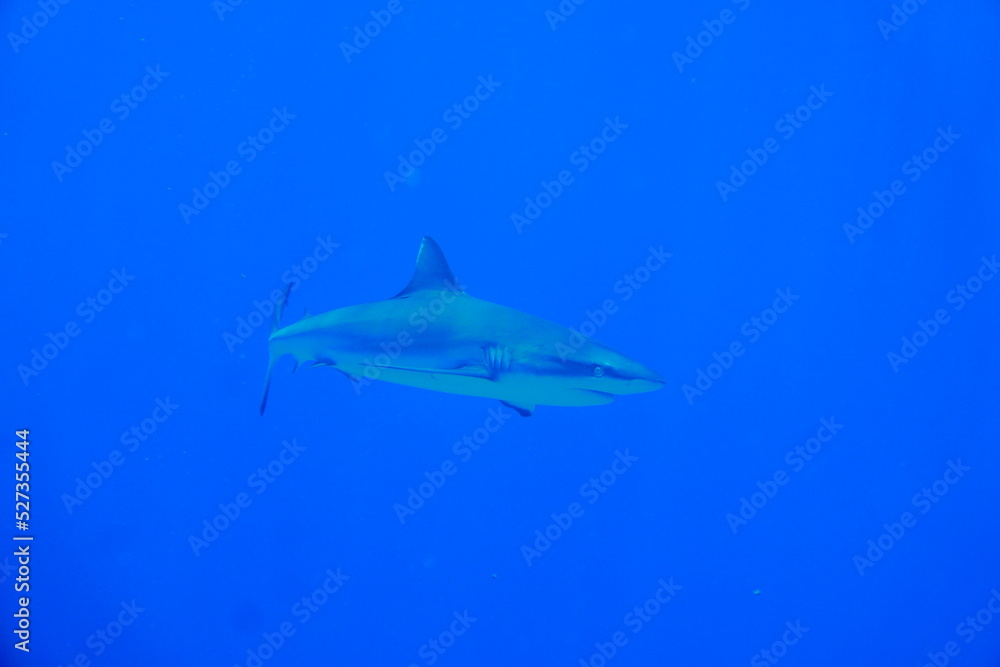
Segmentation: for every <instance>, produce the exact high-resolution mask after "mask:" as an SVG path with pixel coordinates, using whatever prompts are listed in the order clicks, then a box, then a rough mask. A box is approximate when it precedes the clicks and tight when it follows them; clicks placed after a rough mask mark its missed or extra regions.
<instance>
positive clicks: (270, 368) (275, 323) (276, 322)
mask: <svg viewBox="0 0 1000 667" xmlns="http://www.w3.org/2000/svg"><path fill="white" fill-rule="evenodd" d="M292 285H293V283H288V285H287V286H286V287H285V293H284V294H283V295H282V296H281V301H280V302H278V303H277V304H276V305H275V306H274V314H273V315H272V316H271V333H272V334H273V333H274V332H275V331H277V330H278V327H280V326H281V314H282V313H283V312H284V310H285V306H287V305H288V295H289V294H290V293H291V291H292ZM269 347H270V346H269ZM275 361H277V355H275V354H274V350H273V349H269V351H268V359H267V374H266V375H265V376H264V392H263V393H262V394H261V397H260V414H261V416H263V415H264V408H266V407H267V392H268V390H269V389H270V388H271V373H273V372H274V362H275ZM296 365H297V364H296Z"/></svg>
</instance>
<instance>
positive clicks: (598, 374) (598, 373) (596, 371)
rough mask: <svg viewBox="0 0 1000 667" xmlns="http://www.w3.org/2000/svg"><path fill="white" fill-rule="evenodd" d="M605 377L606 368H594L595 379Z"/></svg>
mask: <svg viewBox="0 0 1000 667" xmlns="http://www.w3.org/2000/svg"><path fill="white" fill-rule="evenodd" d="M602 375H604V368H602V367H601V366H594V377H601V376H602Z"/></svg>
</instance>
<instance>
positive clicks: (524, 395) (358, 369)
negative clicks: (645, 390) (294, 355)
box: [337, 364, 614, 407]
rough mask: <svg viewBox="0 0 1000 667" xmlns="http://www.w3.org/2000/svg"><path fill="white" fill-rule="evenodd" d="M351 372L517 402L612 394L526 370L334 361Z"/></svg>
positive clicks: (583, 401) (597, 399)
mask: <svg viewBox="0 0 1000 667" xmlns="http://www.w3.org/2000/svg"><path fill="white" fill-rule="evenodd" d="M337 366H338V368H340V370H343V371H345V372H347V373H349V374H351V375H355V376H357V377H359V378H365V379H368V380H381V381H383V382H392V383H393V384H401V385H406V386H408V387H417V388H419V389H429V390H431V391H440V392H444V393H448V394H461V395H463V396H478V397H480V398H493V399H497V400H500V401H506V402H508V403H513V404H516V405H555V406H566V407H572V406H577V407H581V406H587V405H603V404H605V403H610V402H611V401H613V400H614V396H613V395H611V394H606V393H603V392H598V391H588V390H585V389H569V388H566V387H565V386H559V383H557V382H553V381H551V380H548V379H546V378H540V377H538V376H537V375H532V374H526V373H501V374H498V376H497V377H496V378H495V379H491V378H487V377H478V376H475V375H467V374H461V373H456V372H434V371H424V370H410V369H402V368H393V367H386V366H374V365H365V364H347V365H341V364H338V365H337Z"/></svg>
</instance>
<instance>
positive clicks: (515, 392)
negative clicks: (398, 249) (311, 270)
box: [260, 236, 664, 416]
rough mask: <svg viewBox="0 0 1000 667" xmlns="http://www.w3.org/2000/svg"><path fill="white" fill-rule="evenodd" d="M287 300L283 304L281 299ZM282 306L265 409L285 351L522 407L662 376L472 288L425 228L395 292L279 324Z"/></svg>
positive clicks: (353, 374)
mask: <svg viewBox="0 0 1000 667" xmlns="http://www.w3.org/2000/svg"><path fill="white" fill-rule="evenodd" d="M283 305H284V304H283V303H282V306H283ZM281 310H282V308H281V307H278V308H276V309H275V321H274V327H275V328H274V329H273V330H272V332H271V338H270V340H269V342H268V347H269V356H270V359H269V363H268V367H267V377H266V379H265V381H264V393H263V396H262V397H261V402H260V413H261V414H262V415H263V414H264V407H265V405H266V404H267V393H268V386H269V385H270V382H271V372H272V370H273V369H274V364H275V362H276V361H277V360H278V359H280V358H281V357H283V356H285V355H291V356H293V357H294V358H295V362H296V366H295V367H296V368H298V367H299V365H301V364H304V363H307V362H308V363H311V364H312V365H313V366H331V367H333V368H335V369H337V370H339V371H341V372H342V373H344V374H345V375H347V376H348V377H350V378H351V379H352V380H353V381H355V382H360V383H363V384H367V383H368V381H369V380H374V379H378V380H384V381H386V382H395V383H396V384H403V385H407V386H410V387H419V388H421V389H431V390H434V391H441V392H447V393H451V394H464V395H466V396H479V397H482V398H494V399H498V400H500V401H502V402H503V403H504V404H505V405H507V406H509V407H511V408H514V409H515V410H517V412H518V413H519V414H521V415H522V416H528V415H531V414H532V413H533V412H534V410H535V406H536V405H557V406H585V405H601V404H604V403H610V402H611V401H612V400H614V397H615V395H624V394H636V393H641V392H647V391H654V390H656V389H659V388H660V387H662V386H663V384H664V380H663V378H662V377H660V375H658V374H657V373H655V372H653V371H651V370H650V369H648V368H646V367H645V366H643V365H642V364H640V363H639V362H637V361H633V360H632V359H629V358H628V357H626V356H625V355H623V354H621V353H619V352H616V351H614V350H612V349H611V348H609V347H607V346H606V345H602V344H601V343H598V342H597V341H595V340H592V339H589V338H584V337H582V336H580V335H579V334H577V333H574V332H572V331H570V330H569V329H568V328H566V327H563V326H560V325H558V324H555V323H553V322H549V321H548V320H544V319H542V318H540V317H535V316H534V315H528V314H527V313H522V312H520V311H518V310H515V309H513V308H508V307H506V306H501V305H498V304H495V303H490V302H489V301H483V300H482V299H477V298H475V297H472V296H469V295H468V294H466V293H465V290H464V288H463V287H462V286H461V285H460V284H459V283H458V281H457V280H455V276H454V275H452V272H451V269H450V268H449V267H448V262H447V260H445V257H444V254H443V253H442V252H441V248H439V247H438V244H437V243H436V242H435V241H434V240H433V239H432V238H430V237H429V236H425V237H424V239H423V242H422V243H421V244H420V251H419V252H418V253H417V266H416V269H415V270H414V273H413V278H412V279H411V280H410V282H409V284H408V285H407V286H406V287H405V288H404V289H403V291H402V292H400V293H399V294H397V295H396V296H394V297H393V298H391V299H386V300H384V301H376V302H374V303H366V304H361V305H357V306H347V307H346V308H338V309H336V310H331V311H329V312H326V313H323V314H322V315H315V316H313V317H305V318H303V319H301V320H299V321H298V322H295V323H294V324H291V325H289V326H287V327H284V328H277V325H278V320H279V319H280V317H281Z"/></svg>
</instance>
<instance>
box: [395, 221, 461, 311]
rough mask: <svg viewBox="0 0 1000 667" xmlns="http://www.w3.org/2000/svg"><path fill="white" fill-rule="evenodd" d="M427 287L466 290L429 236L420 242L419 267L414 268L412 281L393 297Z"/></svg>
mask: <svg viewBox="0 0 1000 667" xmlns="http://www.w3.org/2000/svg"><path fill="white" fill-rule="evenodd" d="M425 289H433V290H442V289H443V290H449V291H452V292H458V293H459V294H461V293H463V292H464V290H463V289H462V286H461V285H459V283H458V281H457V280H455V276H454V274H452V272H451V269H450V268H449V267H448V260H446V259H445V258H444V253H443V252H441V248H440V247H439V246H438V244H437V242H436V241H435V240H434V239H432V238H431V237H429V236H425V237H424V240H423V241H421V243H420V250H419V251H418V252H417V267H416V268H415V269H414V270H413V277H412V278H410V282H409V283H408V284H407V285H406V287H404V288H403V291H402V292H400V293H399V294H397V295H396V296H394V297H393V298H394V299H400V298H404V297H406V296H409V295H410V294H412V293H414V292H419V291H421V290H425Z"/></svg>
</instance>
